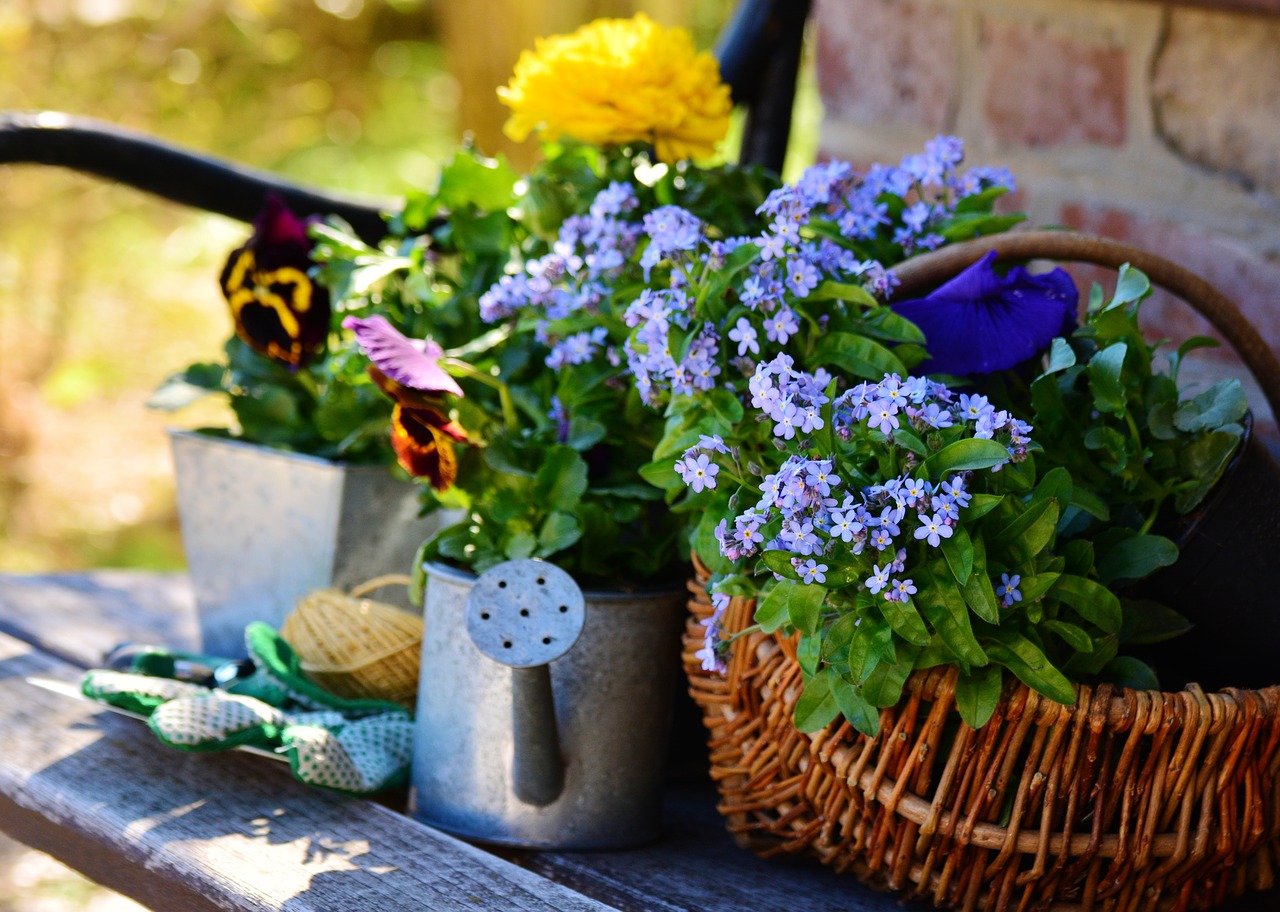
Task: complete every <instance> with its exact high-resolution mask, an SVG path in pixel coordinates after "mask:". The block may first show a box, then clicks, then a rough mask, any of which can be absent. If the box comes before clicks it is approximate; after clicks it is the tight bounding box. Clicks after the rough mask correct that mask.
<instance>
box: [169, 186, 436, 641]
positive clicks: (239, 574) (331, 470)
mask: <svg viewBox="0 0 1280 912" xmlns="http://www.w3.org/2000/svg"><path fill="white" fill-rule="evenodd" d="M312 246H313V244H312V241H311V239H310V238H309V237H308V234H307V225H305V224H304V223H303V222H302V221H301V220H300V219H298V218H296V217H295V216H294V215H293V214H292V213H290V212H289V211H288V210H287V209H286V208H285V206H284V204H283V202H282V201H281V200H280V199H279V198H277V197H270V198H268V200H267V202H266V206H265V208H264V209H263V211H262V213H261V215H260V216H259V217H258V219H257V221H256V222H255V225H254V232H253V235H252V236H251V237H250V238H249V239H248V240H247V241H246V242H245V244H244V245H243V246H241V247H240V248H238V249H237V250H235V251H234V252H232V254H231V255H230V257H229V259H228V261H227V264H226V266H225V268H224V269H223V271H222V275H221V277H220V280H219V281H220V286H221V288H222V291H223V293H224V295H225V297H226V299H227V301H228V305H229V308H230V312H231V316H232V321H233V324H234V327H235V334H234V335H233V336H232V337H231V339H229V340H228V342H227V344H226V358H225V360H224V361H222V362H220V363H203V364H193V365H191V366H190V367H188V368H186V369H185V370H183V371H181V372H179V373H177V374H175V375H174V376H172V377H171V378H169V380H167V381H166V382H165V383H164V384H163V385H162V386H161V387H160V388H159V389H158V390H157V391H156V393H155V395H154V396H153V397H152V399H151V402H150V404H151V405H152V406H154V407H156V408H160V409H163V410H166V411H173V410H176V409H178V408H181V407H183V406H185V405H187V404H189V403H191V402H192V401H194V400H195V399H197V398H199V397H201V396H205V395H209V394H217V395H223V396H225V397H226V398H227V401H228V402H229V404H230V406H231V410H232V413H233V414H234V416H235V419H236V423H237V426H236V427H235V428H233V429H224V428H202V429H200V430H197V431H174V432H172V433H171V441H172V444H173V456H174V466H175V469H176V476H177V484H178V507H179V516H180V520H181V523H182V535H183V545H184V549H185V551H186V555H187V563H188V568H189V571H190V573H191V577H192V582H193V584H194V588H195V595H196V603H197V607H198V609H199V616H200V629H201V637H202V640H203V647H202V648H203V649H204V650H205V651H206V652H208V653H210V654H213V655H229V656H234V655H240V654H242V653H243V651H244V642H243V637H244V629H245V626H246V624H247V623H248V622H250V621H254V620H260V621H266V622H268V623H271V624H274V625H277V626H278V625H279V623H280V621H281V620H282V619H283V618H284V616H285V615H286V614H287V613H288V611H289V610H290V609H292V607H293V606H294V604H295V603H296V602H297V600H298V599H300V598H301V597H302V596H304V595H306V594H307V593H308V592H311V591H312V590H314V589H317V588H321V587H325V586H331V585H333V586H338V587H340V588H348V587H350V586H353V585H355V584H357V583H359V582H362V581H364V580H367V579H369V578H371V577H373V576H377V575H381V574H384V573H389V572H392V571H393V570H394V571H398V572H403V568H404V566H405V565H406V563H407V562H408V561H409V560H410V559H411V558H412V555H413V553H414V551H415V550H416V548H417V546H418V544H419V542H420V541H421V539H422V536H423V535H424V534H426V533H428V532H429V531H430V530H431V528H432V521H424V520H423V519H421V518H420V517H419V515H418V513H419V511H418V505H417V496H416V491H415V489H414V487H413V485H411V484H410V483H409V481H408V479H407V478H405V477H404V476H403V475H400V476H398V477H397V476H396V475H395V474H393V473H392V471H391V467H392V465H393V459H392V457H391V450H390V446H389V441H388V440H387V435H386V421H387V416H388V415H389V413H390V404H389V403H388V402H387V401H386V399H385V397H383V396H382V395H381V394H380V393H379V392H378V390H377V388H376V387H375V386H374V385H373V384H372V383H371V382H370V381H369V379H368V377H367V376H366V375H365V373H364V368H363V359H362V358H361V356H360V354H359V352H358V350H357V349H356V348H355V346H354V341H353V338H352V336H351V334H350V333H349V332H348V331H345V330H342V329H341V326H340V320H341V318H342V315H341V312H339V311H337V310H335V308H334V307H333V306H332V303H331V300H330V295H329V291H328V289H327V288H326V286H325V285H324V284H322V283H320V282H317V281H316V280H315V278H314V276H313V272H314V263H313V261H312V259H311V250H312ZM390 600H392V601H395V600H396V599H395V596H394V595H391V596H390ZM401 601H402V603H403V604H405V605H406V606H407V605H408V602H407V601H404V600H403V599H402V600H401Z"/></svg>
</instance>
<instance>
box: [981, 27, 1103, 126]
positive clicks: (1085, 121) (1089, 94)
mask: <svg viewBox="0 0 1280 912" xmlns="http://www.w3.org/2000/svg"><path fill="white" fill-rule="evenodd" d="M982 44H983V50H984V53H983V59H984V62H985V84H984V86H983V113H984V115H985V117H986V120H987V125H988V129H989V130H990V131H991V135H992V136H993V137H994V138H995V139H996V140H997V141H999V142H1001V143H1005V144H1009V145H1020V146H1033V147H1040V146H1059V145H1075V144H1093V145H1103V146H1120V145H1123V144H1124V141H1125V135H1126V130H1125V116H1126V104H1125V82H1126V80H1125V73H1126V70H1127V68H1128V60H1127V57H1126V54H1125V51H1124V49H1123V48H1120V47H1116V46H1114V45H1110V44H1107V43H1105V42H1101V41H1098V42H1091V41H1085V40H1082V39H1079V38H1076V37H1074V36H1071V35H1068V34H1064V33H1060V32H1057V31H1054V30H1052V29H1050V28H1049V27H1047V26H1046V25H1044V24H1043V23H1038V22H1022V21H1007V20H1000V19H986V20H984V21H983V24H982Z"/></svg>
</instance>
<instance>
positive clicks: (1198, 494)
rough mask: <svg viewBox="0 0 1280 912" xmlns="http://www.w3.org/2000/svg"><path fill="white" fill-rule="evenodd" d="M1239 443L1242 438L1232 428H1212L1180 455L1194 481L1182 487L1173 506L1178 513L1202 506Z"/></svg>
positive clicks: (1187, 473)
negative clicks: (1216, 429)
mask: <svg viewBox="0 0 1280 912" xmlns="http://www.w3.org/2000/svg"><path fill="white" fill-rule="evenodd" d="M1239 446H1240V437H1239V435H1238V434H1234V433H1232V432H1230V431H1213V432H1212V433H1209V434H1205V435H1204V436H1203V437H1201V438H1200V439H1199V440H1197V441H1196V442H1195V443H1192V444H1191V445H1189V446H1186V447H1184V448H1183V449H1182V452H1181V454H1179V460H1178V461H1179V465H1180V466H1181V467H1182V471H1183V472H1184V473H1185V474H1186V476H1187V477H1188V478H1191V479H1193V480H1194V481H1195V484H1194V485H1193V486H1191V487H1189V488H1187V489H1185V490H1179V491H1178V493H1177V494H1176V495H1175V497H1174V502H1173V507H1174V509H1175V510H1177V511H1178V512H1179V513H1189V512H1191V511H1192V510H1194V509H1195V508H1196V507H1197V506H1199V505H1200V502H1201V501H1202V500H1204V498H1205V497H1206V496H1207V495H1208V494H1209V492H1210V491H1211V490H1212V489H1213V486H1214V485H1216V484H1217V483H1218V480H1219V479H1220V478H1222V474H1223V473H1224V472H1225V471H1226V470H1227V463H1229V462H1230V461H1231V457H1232V456H1234V455H1235V452H1236V449H1237V448H1238V447H1239Z"/></svg>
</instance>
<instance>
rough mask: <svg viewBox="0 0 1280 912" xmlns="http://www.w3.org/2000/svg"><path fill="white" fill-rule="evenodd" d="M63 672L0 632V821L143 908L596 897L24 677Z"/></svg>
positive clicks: (501, 905)
mask: <svg viewBox="0 0 1280 912" xmlns="http://www.w3.org/2000/svg"><path fill="white" fill-rule="evenodd" d="M75 674H76V672H75V670H74V669H72V668H70V667H68V666H67V665H65V664H64V663H62V662H60V661H58V660H56V659H53V658H51V657H49V656H46V655H43V654H41V653H39V652H37V651H36V650H34V649H33V648H32V647H30V646H28V645H26V644H23V643H20V642H18V641H16V640H14V639H12V638H11V637H8V636H4V635H0V744H3V745H4V748H3V750H2V751H0V827H2V828H4V829H5V830H7V831H10V832H11V834H12V835H13V836H15V837H16V838H18V839H21V840H23V841H27V842H29V843H30V844H32V845H35V846H36V847H38V848H41V849H43V850H45V851H49V852H50V853H51V854H53V855H54V856H55V857H57V858H59V860H61V861H63V862H65V863H67V864H69V865H71V866H72V867H74V868H76V869H78V870H81V871H83V872H84V873H85V874H87V875H88V876H90V877H92V878H93V879H95V880H98V881H100V882H102V883H104V884H105V885H107V886H109V887H111V888H113V889H116V890H118V891H120V892H122V893H124V894H126V895H129V896H132V897H134V898H135V899H138V900H139V901H141V902H143V903H146V904H148V905H150V906H152V907H153V908H156V909H164V910H178V912H206V910H215V909H218V910H246V912H248V910H261V909H278V910H288V912H308V910H333V912H365V910H368V912H375V910H376V912H386V910H388V909H396V910H398V912H399V910H428V909H429V910H445V912H463V910H468V912H471V910H477V909H491V910H504V912H505V910H521V912H543V910H565V912H604V910H607V909H608V907H607V906H604V905H603V904H601V903H598V902H596V901H594V900H591V899H588V898H587V897H585V896H582V895H580V894H579V893H577V892H576V891H574V890H571V889H569V888H567V887H563V886H561V885H559V884H556V883H553V882H551V881H549V880H546V879H545V878H543V877H541V876H539V875H538V874H536V873H533V872H531V871H528V870H525V869H523V868H520V867H518V866H516V865H514V864H511V863H510V862H507V861H504V860H502V859H500V858H497V857H495V856H493V855H491V854H489V853H488V852H484V851H482V850H480V849H477V848H474V847H472V846H469V845H466V844H465V843H462V842H460V841H458V840H456V839H453V838H452V837H450V836H447V835H445V834H442V833H438V832H436V831H434V830H431V829H429V828H427V827H425V826H422V825H421V824H419V823H416V822H415V821H413V820H411V819H409V818H407V817H404V816H402V815H400V814H397V813H395V812H394V811H392V810H389V809H388V808H385V807H382V806H380V805H377V804H374V803H372V802H368V801H361V800H357V799H351V798H344V797H342V796H338V795H333V794H329V793H323V792H319V791H316V790H314V789H309V788H307V787H306V786H304V785H302V784H300V783H298V782H295V781H294V780H293V779H292V778H291V777H290V776H289V771H288V768H287V767H286V766H284V765H283V764H275V763H271V762H270V761H267V760H264V759H262V758H258V757H252V756H248V755H231V754H219V755H212V754H204V755H201V754H183V753H179V752H177V751H174V750H171V749H169V748H166V747H164V746H162V745H160V744H159V743H158V742H156V741H155V740H154V739H153V738H152V736H151V734H150V732H148V731H147V729H146V728H145V727H144V726H142V725H141V724H140V723H138V722H136V721H133V720H130V719H126V718H123V717H120V716H117V715H115V714H112V713H108V712H105V711H103V710H101V709H100V708H99V707H96V706H94V705H93V704H90V703H83V702H80V701H76V700H71V699H68V698H66V697H63V696H60V695H57V694H54V693H50V692H48V691H46V690H43V689H41V688H37V687H35V686H33V685H31V684H30V683H28V682H27V680H26V678H27V676H29V675H44V676H51V677H58V678H63V679H72V678H74V677H75Z"/></svg>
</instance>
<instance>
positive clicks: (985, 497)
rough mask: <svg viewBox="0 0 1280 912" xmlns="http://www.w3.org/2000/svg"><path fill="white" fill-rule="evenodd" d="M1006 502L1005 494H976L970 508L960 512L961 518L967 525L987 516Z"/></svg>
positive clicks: (970, 502)
mask: <svg viewBox="0 0 1280 912" xmlns="http://www.w3.org/2000/svg"><path fill="white" fill-rule="evenodd" d="M1002 500H1004V495H1003V494H974V495H973V499H972V500H971V501H969V506H967V507H965V508H964V509H963V510H961V511H960V517H961V519H963V520H964V521H965V522H966V523H971V522H973V521H974V520H976V519H981V518H982V517H983V516H986V515H987V514H988V513H990V512H991V511H992V510H994V509H995V508H996V507H998V506H1000V502H1001V501H1002Z"/></svg>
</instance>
